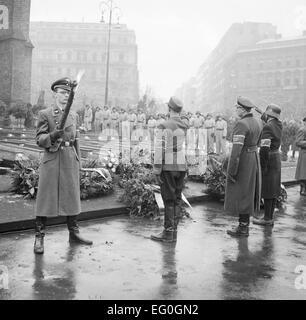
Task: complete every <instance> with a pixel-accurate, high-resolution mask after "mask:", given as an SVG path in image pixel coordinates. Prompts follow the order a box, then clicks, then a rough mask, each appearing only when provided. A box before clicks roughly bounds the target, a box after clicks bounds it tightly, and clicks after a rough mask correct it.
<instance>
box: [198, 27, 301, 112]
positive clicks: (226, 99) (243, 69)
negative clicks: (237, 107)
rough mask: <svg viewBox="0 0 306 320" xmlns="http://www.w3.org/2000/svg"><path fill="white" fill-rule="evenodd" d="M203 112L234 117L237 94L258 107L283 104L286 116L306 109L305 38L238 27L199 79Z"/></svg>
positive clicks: (205, 65) (232, 29)
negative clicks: (246, 97)
mask: <svg viewBox="0 0 306 320" xmlns="http://www.w3.org/2000/svg"><path fill="white" fill-rule="evenodd" d="M195 79H196V80H195V84H194V86H195V88H196V90H195V97H194V100H195V101H196V105H197V106H198V107H199V108H200V109H201V110H202V111H203V112H220V111H221V112H227V113H228V114H231V113H232V109H231V108H232V106H233V105H234V103H235V102H236V99H237V96H238V95H245V96H248V97H250V98H251V99H252V100H253V101H254V102H255V103H256V104H257V105H258V106H260V107H262V108H265V106H266V105H267V103H270V102H274V103H277V104H279V105H280V106H281V107H282V108H283V111H284V115H285V116H288V115H289V114H290V113H293V112H297V111H301V110H303V108H305V107H306V97H305V95H306V34H305V33H304V34H303V35H302V36H299V37H295V38H291V39H283V38H282V37H281V35H280V34H278V33H277V30H276V27H275V26H273V25H272V24H269V23H256V22H245V23H234V24H233V25H232V26H231V27H230V29H229V30H228V31H227V32H226V34H225V35H224V36H223V38H222V39H221V41H220V42H219V44H218V46H217V47H216V48H215V49H214V50H213V51H212V52H211V54H210V55H209V56H208V58H207V59H206V60H205V61H204V62H203V64H202V65H201V66H200V68H199V69H198V72H197V74H196V76H195Z"/></svg>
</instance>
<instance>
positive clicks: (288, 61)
mask: <svg viewBox="0 0 306 320" xmlns="http://www.w3.org/2000/svg"><path fill="white" fill-rule="evenodd" d="M286 66H287V67H290V60H289V59H288V60H287V61H286Z"/></svg>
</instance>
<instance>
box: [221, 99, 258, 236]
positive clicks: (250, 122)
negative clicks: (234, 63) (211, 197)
mask: <svg viewBox="0 0 306 320" xmlns="http://www.w3.org/2000/svg"><path fill="white" fill-rule="evenodd" d="M254 107H255V105H254V104H253V103H252V102H251V101H250V100H249V99H247V98H245V97H238V99H237V104H236V111H237V114H238V117H239V118H240V120H238V122H237V123H236V125H235V127H234V129H233V146H232V151H231V155H230V159H229V163H228V169H227V179H226V189H225V202H224V209H225V210H226V211H228V212H231V213H235V214H237V215H239V225H238V227H236V228H235V229H233V230H228V231H227V233H228V234H229V235H231V236H236V237H247V236H248V235H249V224H250V215H253V214H254V211H255V210H259V207H260V186H261V181H260V180H261V173H260V163H259V155H258V151H257V149H258V145H259V142H260V136H261V131H262V124H261V122H260V121H259V120H257V119H255V118H254V117H253V113H252V112H251V110H252V108H254Z"/></svg>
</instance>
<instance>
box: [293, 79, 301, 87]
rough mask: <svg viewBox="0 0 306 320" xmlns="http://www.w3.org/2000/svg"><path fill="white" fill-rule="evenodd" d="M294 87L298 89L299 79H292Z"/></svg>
mask: <svg viewBox="0 0 306 320" xmlns="http://www.w3.org/2000/svg"><path fill="white" fill-rule="evenodd" d="M294 85H295V86H297V87H299V86H300V79H298V78H295V79H294Z"/></svg>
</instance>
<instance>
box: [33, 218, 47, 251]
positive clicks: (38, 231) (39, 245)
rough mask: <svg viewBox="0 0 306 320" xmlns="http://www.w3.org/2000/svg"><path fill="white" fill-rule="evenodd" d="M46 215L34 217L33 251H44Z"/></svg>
mask: <svg viewBox="0 0 306 320" xmlns="http://www.w3.org/2000/svg"><path fill="white" fill-rule="evenodd" d="M46 221H47V217H36V221H35V242H34V253H36V254H43V253H44V237H45V228H46Z"/></svg>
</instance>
